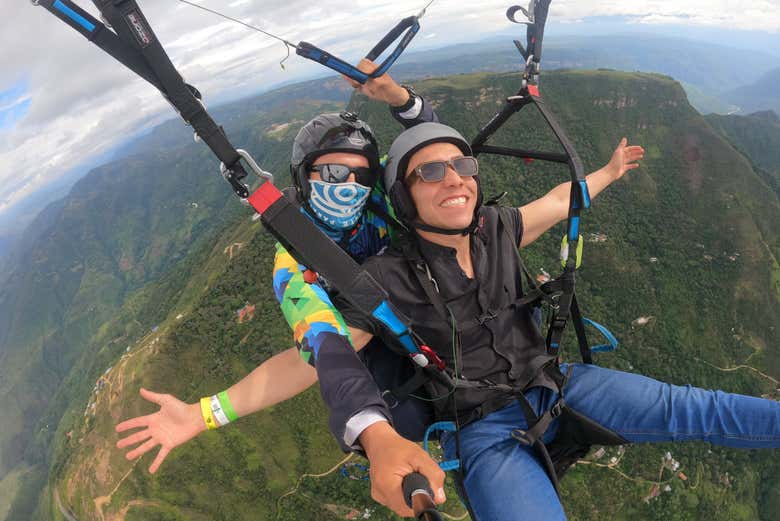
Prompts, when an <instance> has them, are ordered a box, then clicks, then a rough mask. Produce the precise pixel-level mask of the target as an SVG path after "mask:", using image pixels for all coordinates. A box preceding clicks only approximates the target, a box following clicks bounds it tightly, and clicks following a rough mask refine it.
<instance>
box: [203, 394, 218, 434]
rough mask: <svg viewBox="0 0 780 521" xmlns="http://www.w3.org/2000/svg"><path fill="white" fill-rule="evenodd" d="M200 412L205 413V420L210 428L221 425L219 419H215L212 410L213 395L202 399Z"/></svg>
mask: <svg viewBox="0 0 780 521" xmlns="http://www.w3.org/2000/svg"><path fill="white" fill-rule="evenodd" d="M200 412H201V414H203V421H205V422H206V427H207V428H208V429H209V430H213V429H216V428H217V427H219V425H217V420H215V419H214V413H213V412H212V411H211V397H209V396H206V397H204V398H201V399H200Z"/></svg>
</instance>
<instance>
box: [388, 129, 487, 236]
mask: <svg viewBox="0 0 780 521" xmlns="http://www.w3.org/2000/svg"><path fill="white" fill-rule="evenodd" d="M433 143H452V144H453V145H455V146H456V147H458V148H459V149H460V150H461V151H462V152H463V155H464V156H470V155H472V152H471V145H470V144H469V142H468V141H466V138H464V137H463V135H461V133H460V132H458V131H457V130H455V129H454V128H452V127H448V126H447V125H442V124H441V123H420V124H419V125H415V126H413V127H412V128H409V129H407V130H405V131H404V132H402V133H401V134H400V135H399V136H398V137H397V138H396V139H395V141H393V144H392V145H391V146H390V151H389V152H388V153H387V162H386V163H385V172H384V177H383V183H384V187H385V191H386V192H387V194H388V195H389V196H390V201H391V202H392V204H393V208H394V209H395V212H396V215H397V216H398V218H399V219H400V220H401V221H402V222H404V223H406V224H411V225H412V226H414V227H416V228H420V229H423V230H429V231H433V232H437V233H444V234H450V235H454V234H460V233H463V234H465V233H468V232H469V231H471V230H472V229H473V224H474V223H472V226H470V227H469V228H464V229H462V230H460V229H459V230H448V229H447V230H445V229H441V228H435V227H432V226H429V225H426V224H423V223H415V222H413V220H414V218H415V217H416V216H417V209H416V208H415V206H414V202H413V201H412V198H411V196H410V195H409V191H408V190H407V188H406V185H405V184H404V177H405V176H406V168H407V167H408V166H409V160H410V159H411V157H412V156H413V155H414V153H415V152H417V151H418V150H420V149H422V148H424V147H426V146H428V145H431V144H433ZM476 180H477V190H478V191H477V205H476V207H475V210H474V212H475V216H476V212H477V211H478V210H479V207H480V206H481V205H482V190H481V189H480V187H479V177H478V176H477V178H476ZM475 222H476V219H475Z"/></svg>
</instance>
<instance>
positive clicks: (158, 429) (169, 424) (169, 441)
mask: <svg viewBox="0 0 780 521" xmlns="http://www.w3.org/2000/svg"><path fill="white" fill-rule="evenodd" d="M140 392H141V397H142V398H143V399H145V400H147V401H150V402H152V403H156V404H157V405H159V406H160V410H159V411H157V412H155V413H153V414H148V415H146V416H137V417H135V418H131V419H129V420H125V421H123V422H122V423H120V424H118V425H117V426H116V427H115V429H116V432H124V431H126V430H129V429H135V428H138V427H143V429H141V430H139V431H136V432H134V433H133V434H130V435H129V436H126V437H125V438H122V439H121V440H119V441H118V442H117V444H116V446H117V448H118V449H123V448H125V447H129V446H130V445H136V444H138V443H141V442H144V443H142V444H141V445H140V446H138V447H136V448H134V449H132V450H130V451H129V452H128V453H127V454H126V455H125V457H126V458H127V459H129V460H133V459H136V458H139V457H140V456H142V455H144V454H146V453H147V452H149V451H150V450H151V449H153V448H154V447H156V446H157V445H160V450H159V452H157V456H156V457H155V458H154V461H153V462H152V464H151V466H150V467H149V472H151V473H152V474H154V473H155V472H157V469H159V468H160V465H162V462H163V461H164V460H165V458H166V457H167V456H168V454H169V453H170V452H171V451H172V450H173V449H174V448H176V447H178V446H179V445H181V444H183V443H186V442H188V441H189V440H191V439H192V438H194V437H195V436H197V435H198V434H200V433H201V432H203V431H205V430H206V422H205V421H203V416H202V414H201V412H200V404H198V403H195V404H187V403H184V402H182V401H181V400H179V399H177V398H176V397H174V396H171V395H170V394H158V393H153V392H152V391H147V390H146V389H144V388H141V391H140Z"/></svg>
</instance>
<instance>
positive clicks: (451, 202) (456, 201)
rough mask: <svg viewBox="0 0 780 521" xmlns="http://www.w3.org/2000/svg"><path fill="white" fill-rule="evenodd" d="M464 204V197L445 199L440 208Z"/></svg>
mask: <svg viewBox="0 0 780 521" xmlns="http://www.w3.org/2000/svg"><path fill="white" fill-rule="evenodd" d="M464 204H466V198H465V197H453V198H452V199H447V200H446V201H444V202H443V203H441V206H444V207H445V208H446V207H448V206H458V205H464Z"/></svg>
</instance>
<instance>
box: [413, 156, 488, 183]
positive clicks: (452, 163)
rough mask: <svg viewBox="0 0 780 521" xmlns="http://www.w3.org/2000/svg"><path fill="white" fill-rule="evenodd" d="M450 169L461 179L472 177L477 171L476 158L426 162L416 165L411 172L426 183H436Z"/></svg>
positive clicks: (462, 157) (468, 157) (454, 158)
mask: <svg viewBox="0 0 780 521" xmlns="http://www.w3.org/2000/svg"><path fill="white" fill-rule="evenodd" d="M448 166H449V167H450V168H452V169H453V170H454V171H455V173H457V174H458V175H459V176H461V177H474V176H475V175H477V172H478V171H479V167H478V165H477V158H475V157H473V156H460V157H453V158H452V159H448V160H446V161H428V162H427V163H422V164H420V165H417V167H415V169H414V170H413V172H414V173H415V174H417V176H418V177H419V178H420V179H422V180H423V181H425V182H426V183H437V182H439V181H441V180H442V179H444V176H445V175H446V174H447V167H448Z"/></svg>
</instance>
